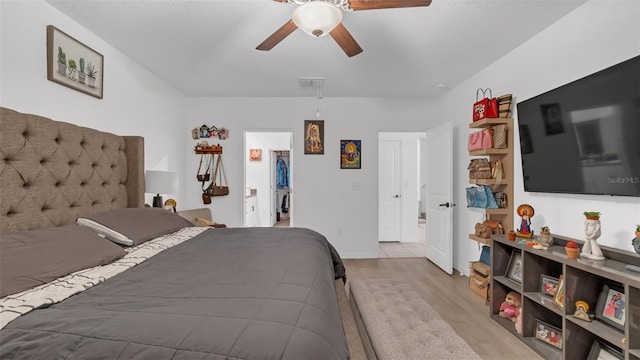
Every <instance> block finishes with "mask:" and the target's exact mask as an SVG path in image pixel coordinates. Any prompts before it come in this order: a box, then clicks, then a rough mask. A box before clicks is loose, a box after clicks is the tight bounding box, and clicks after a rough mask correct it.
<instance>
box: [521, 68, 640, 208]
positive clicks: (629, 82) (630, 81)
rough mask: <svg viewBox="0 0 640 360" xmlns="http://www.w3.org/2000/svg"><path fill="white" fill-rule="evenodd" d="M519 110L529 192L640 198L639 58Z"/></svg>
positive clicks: (524, 104)
mask: <svg viewBox="0 0 640 360" xmlns="http://www.w3.org/2000/svg"><path fill="white" fill-rule="evenodd" d="M517 108H518V113H517V120H518V129H519V131H520V152H521V155H522V175H523V179H524V189H525V191H528V192H546V193H568V194H598V195H619V196H640V56H637V57H634V58H631V59H629V60H627V61H624V62H622V63H619V64H616V65H614V66H611V67H609V68H606V69H604V70H602V71H598V72H597V73H594V74H591V75H588V76H586V77H584V78H582V79H579V80H576V81H574V82H572V83H569V84H566V85H563V86H561V87H559V88H556V89H553V90H551V91H548V92H546V93H544V94H541V95H538V96H536V97H533V98H531V99H528V100H524V101H521V102H519V103H518V104H517Z"/></svg>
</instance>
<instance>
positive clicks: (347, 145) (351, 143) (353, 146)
mask: <svg viewBox="0 0 640 360" xmlns="http://www.w3.org/2000/svg"><path fill="white" fill-rule="evenodd" d="M361 144H362V141H361V140H340V169H360V168H361V167H362V163H361V156H362V148H361Z"/></svg>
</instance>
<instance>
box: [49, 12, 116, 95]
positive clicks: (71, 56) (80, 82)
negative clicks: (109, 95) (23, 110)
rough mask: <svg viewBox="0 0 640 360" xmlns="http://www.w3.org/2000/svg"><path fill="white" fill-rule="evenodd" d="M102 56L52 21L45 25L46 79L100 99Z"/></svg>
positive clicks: (102, 70)
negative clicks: (52, 23)
mask: <svg viewBox="0 0 640 360" xmlns="http://www.w3.org/2000/svg"><path fill="white" fill-rule="evenodd" d="M103 73H104V57H103V56H102V55H101V54H99V53H97V52H96V51H95V50H93V49H91V48H90V47H88V46H86V45H85V44H83V43H81V42H79V41H78V40H76V39H74V38H72V37H71V36H69V35H67V34H66V33H64V32H63V31H61V30H60V29H58V28H56V27H55V26H53V25H48V26H47V79H48V80H51V81H53V82H56V83H58V84H60V85H63V86H66V87H68V88H71V89H74V90H78V91H80V92H83V93H85V94H88V95H91V96H95V97H97V98H98V99H102V90H103V79H104V77H103Z"/></svg>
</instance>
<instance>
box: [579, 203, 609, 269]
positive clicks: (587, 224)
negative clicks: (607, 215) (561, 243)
mask: <svg viewBox="0 0 640 360" xmlns="http://www.w3.org/2000/svg"><path fill="white" fill-rule="evenodd" d="M584 215H585V216H586V218H587V219H586V220H585V221H584V234H585V235H586V236H587V241H585V243H584V246H582V253H581V254H580V255H581V256H582V257H584V258H587V259H591V260H604V256H603V255H602V250H600V246H599V245H598V238H599V237H600V235H601V234H602V232H601V231H600V213H599V212H595V211H585V212H584Z"/></svg>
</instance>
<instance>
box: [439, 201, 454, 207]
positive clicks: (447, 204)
mask: <svg viewBox="0 0 640 360" xmlns="http://www.w3.org/2000/svg"><path fill="white" fill-rule="evenodd" d="M438 206H444V207H449V206H456V204H453V203H451V204H449V203H448V202H446V203H444V204H440V205H438Z"/></svg>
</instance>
